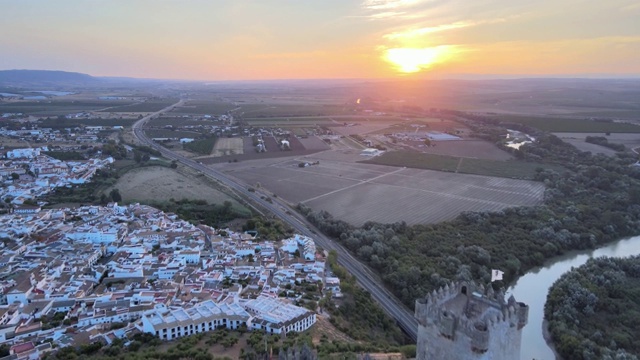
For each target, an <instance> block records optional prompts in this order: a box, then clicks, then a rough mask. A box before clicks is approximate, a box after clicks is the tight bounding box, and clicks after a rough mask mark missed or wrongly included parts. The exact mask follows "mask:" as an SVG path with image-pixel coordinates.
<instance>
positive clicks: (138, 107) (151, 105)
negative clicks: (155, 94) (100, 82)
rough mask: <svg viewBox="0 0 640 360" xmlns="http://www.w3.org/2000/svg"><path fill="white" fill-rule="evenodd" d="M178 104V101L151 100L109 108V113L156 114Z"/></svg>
mask: <svg viewBox="0 0 640 360" xmlns="http://www.w3.org/2000/svg"><path fill="white" fill-rule="evenodd" d="M176 102H178V100H177V99H163V100H149V101H145V102H143V103H137V104H131V105H125V106H117V107H113V108H109V109H107V110H106V111H109V112H156V111H160V110H162V109H164V108H166V107H167V106H169V105H171V104H175V103H176Z"/></svg>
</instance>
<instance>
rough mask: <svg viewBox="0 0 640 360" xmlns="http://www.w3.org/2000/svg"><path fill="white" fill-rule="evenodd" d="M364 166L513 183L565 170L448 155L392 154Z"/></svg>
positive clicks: (519, 162)
mask: <svg viewBox="0 0 640 360" xmlns="http://www.w3.org/2000/svg"><path fill="white" fill-rule="evenodd" d="M362 162H364V163H370V164H378V165H390V166H406V167H410V168H416V169H426V170H438V171H447V172H458V173H463V174H474V175H484V176H496V177H504V178H512V179H533V178H534V176H535V174H536V169H538V168H551V169H554V170H556V171H563V170H564V168H562V167H559V166H557V165H549V164H540V163H532V162H524V161H517V160H508V161H497V160H486V159H472V158H462V157H456V156H447V155H435V154H423V153H416V152H409V151H391V152H386V153H384V154H382V155H380V156H377V157H374V158H373V159H370V160H365V161H362Z"/></svg>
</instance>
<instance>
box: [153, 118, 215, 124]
mask: <svg viewBox="0 0 640 360" xmlns="http://www.w3.org/2000/svg"><path fill="white" fill-rule="evenodd" d="M205 124H206V125H212V124H214V121H213V120H211V119H204V120H195V119H188V118H183V117H160V118H154V119H151V120H149V125H151V126H167V125H172V126H191V125H205Z"/></svg>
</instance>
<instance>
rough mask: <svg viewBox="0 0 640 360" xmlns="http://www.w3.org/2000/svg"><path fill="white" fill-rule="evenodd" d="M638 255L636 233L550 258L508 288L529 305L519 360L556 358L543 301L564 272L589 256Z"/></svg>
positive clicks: (638, 239)
mask: <svg viewBox="0 0 640 360" xmlns="http://www.w3.org/2000/svg"><path fill="white" fill-rule="evenodd" d="M638 254H640V236H634V237H630V238H624V239H620V240H617V241H614V242H612V243H609V244H608V245H605V246H602V247H600V248H598V249H594V250H587V251H572V252H570V253H567V254H564V255H562V256H559V257H556V258H553V259H550V260H549V261H548V262H546V263H545V265H543V266H542V267H539V268H535V269H532V270H530V271H529V272H527V273H526V274H525V275H523V276H521V277H520V278H519V279H518V280H517V281H516V282H515V283H514V284H512V285H511V286H510V287H509V288H508V290H507V293H508V294H513V296H514V297H515V298H516V299H517V300H518V301H522V302H524V303H526V304H527V305H529V324H528V325H527V326H525V327H524V328H523V329H522V346H521V353H520V358H521V359H522V360H531V359H536V360H553V359H556V358H558V357H557V355H556V354H555V351H554V350H553V345H552V343H551V341H550V336H549V334H548V331H547V326H546V323H545V322H544V304H545V302H546V300H547V294H548V291H549V288H550V287H551V285H553V283H554V282H555V281H556V280H557V279H558V278H559V277H560V276H562V275H563V274H564V273H566V272H567V271H569V270H571V268H573V267H578V266H580V265H583V264H584V263H586V262H587V260H589V259H590V258H593V257H601V256H610V257H626V256H632V255H638Z"/></svg>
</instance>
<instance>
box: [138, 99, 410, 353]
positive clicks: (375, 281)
mask: <svg viewBox="0 0 640 360" xmlns="http://www.w3.org/2000/svg"><path fill="white" fill-rule="evenodd" d="M183 102H184V100H180V101H179V102H177V103H176V104H173V105H171V106H169V107H167V108H164V109H162V110H160V111H158V112H155V113H153V114H150V115H148V116H146V117H144V118H142V119H140V120H138V121H137V122H136V123H135V124H133V126H132V129H133V133H134V135H135V136H136V137H137V138H138V140H139V141H141V142H142V143H143V144H145V145H147V146H149V147H152V148H154V149H156V150H158V151H159V152H160V153H162V156H164V157H166V158H168V159H170V160H175V161H177V162H178V163H180V164H182V165H184V166H188V167H191V168H193V169H195V170H196V171H199V172H201V173H202V174H204V175H206V176H209V177H211V178H213V179H216V180H217V181H219V182H220V183H221V184H223V185H224V186H226V187H228V188H229V189H231V190H232V191H234V192H235V193H237V194H238V195H239V196H241V197H242V198H244V199H245V200H248V201H249V202H250V203H253V204H258V205H259V206H260V207H261V208H263V209H266V210H268V211H270V212H271V213H272V214H273V215H275V216H276V217H278V218H280V219H281V220H282V221H284V222H286V223H288V224H289V225H290V226H291V227H292V228H294V229H295V230H296V231H297V232H298V233H300V234H302V235H305V236H308V237H310V238H312V239H314V241H315V242H316V244H317V245H318V246H319V247H322V248H323V249H325V250H336V251H337V252H338V263H339V264H340V265H341V266H343V267H345V268H346V269H347V271H349V272H350V273H351V274H352V275H354V276H355V277H356V279H357V282H358V284H359V285H360V286H362V288H364V289H365V290H367V291H368V292H369V293H370V294H371V297H372V298H373V299H374V300H375V301H377V302H378V303H379V304H380V306H381V307H382V308H383V309H384V310H385V311H386V312H387V313H388V314H389V315H390V316H391V317H392V318H393V319H395V320H396V323H397V324H398V325H399V326H400V328H401V329H402V330H403V331H404V332H405V333H406V334H407V335H408V336H409V337H410V338H411V339H413V341H416V340H417V332H418V321H417V320H416V319H415V318H414V317H413V312H412V311H409V309H407V308H406V307H405V306H404V305H403V304H402V303H401V302H400V300H398V299H397V298H396V297H395V296H394V295H393V294H392V293H391V292H390V291H389V290H387V289H386V288H385V287H384V285H383V282H382V279H380V277H379V276H378V275H377V274H375V273H374V272H373V271H372V270H371V269H369V268H368V267H367V266H365V265H363V264H362V263H360V261H359V260H357V259H356V258H354V257H353V256H352V255H351V254H350V253H349V251H347V250H346V249H345V248H344V247H343V246H342V245H340V244H339V243H337V242H336V241H334V240H332V239H330V238H328V237H326V236H324V235H323V234H322V233H321V232H320V230H318V229H317V228H315V226H313V225H312V224H311V223H310V222H308V221H307V220H306V219H305V218H304V216H302V215H300V214H298V213H297V212H296V211H294V210H289V211H286V210H284V209H287V208H288V205H287V204H285V203H283V202H282V201H281V200H280V199H279V198H271V202H268V201H266V200H264V199H262V198H261V195H260V194H259V193H256V192H254V191H249V190H248V188H249V186H248V185H247V184H243V183H241V182H240V181H238V180H237V179H234V178H231V177H229V176H228V175H226V174H223V173H221V172H219V171H217V170H215V169H212V168H210V167H207V166H205V165H203V164H201V163H199V162H197V161H194V160H191V159H189V158H186V157H184V156H182V155H179V154H176V153H174V152H173V151H170V150H169V149H166V148H164V147H163V146H160V145H159V144H157V143H155V142H154V141H152V140H151V139H150V138H149V137H147V135H146V134H145V133H144V131H143V126H144V124H145V123H146V122H147V121H149V119H151V118H153V117H155V116H158V115H160V114H162V113H164V112H167V111H170V110H172V109H173V108H174V107H176V106H180V105H182V103H183Z"/></svg>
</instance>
